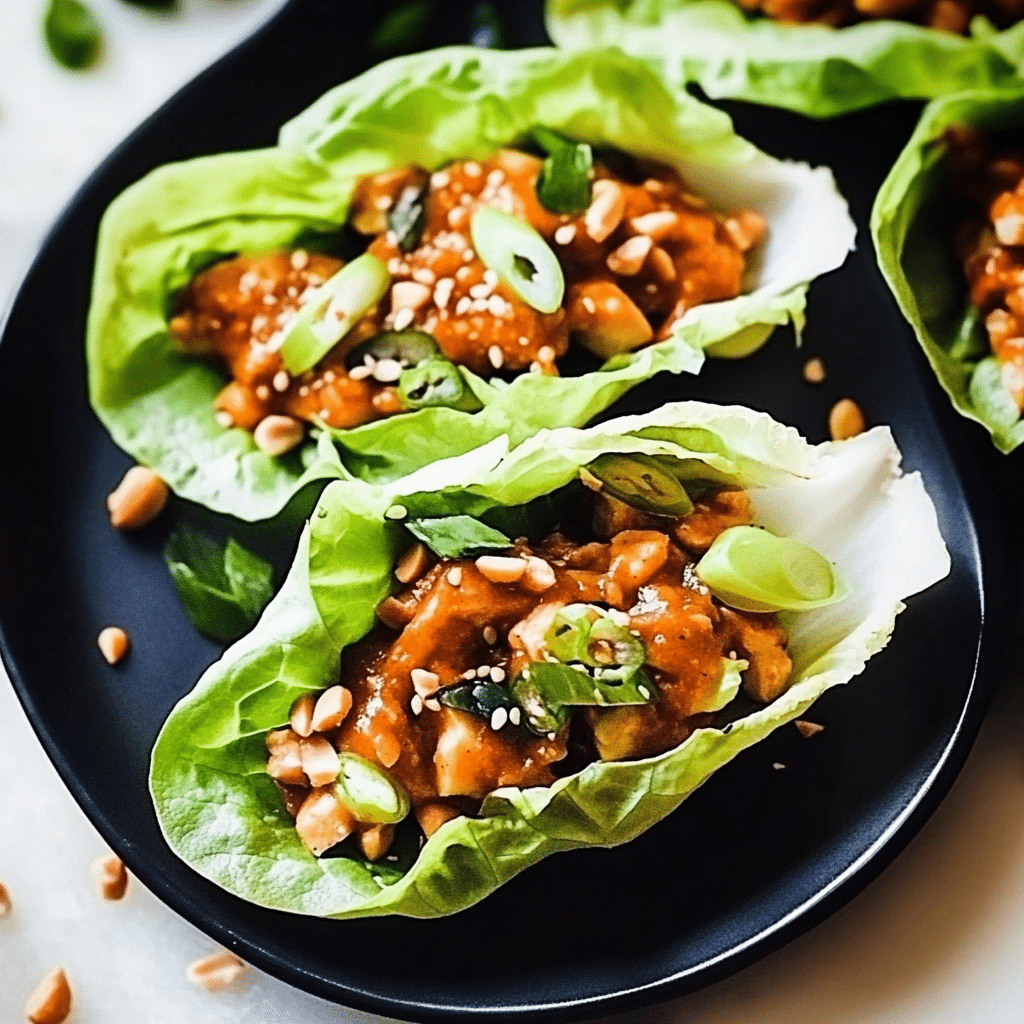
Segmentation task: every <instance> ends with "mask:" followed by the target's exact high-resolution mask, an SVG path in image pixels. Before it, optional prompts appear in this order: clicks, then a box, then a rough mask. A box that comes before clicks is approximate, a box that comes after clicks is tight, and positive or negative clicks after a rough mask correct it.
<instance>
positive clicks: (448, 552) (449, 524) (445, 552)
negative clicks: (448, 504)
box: [405, 516, 512, 558]
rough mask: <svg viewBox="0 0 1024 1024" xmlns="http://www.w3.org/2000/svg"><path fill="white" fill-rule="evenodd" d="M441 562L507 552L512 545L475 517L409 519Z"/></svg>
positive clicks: (411, 529)
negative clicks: (488, 552)
mask: <svg viewBox="0 0 1024 1024" xmlns="http://www.w3.org/2000/svg"><path fill="white" fill-rule="evenodd" d="M405 525H406V526H407V527H408V529H409V532H410V533H411V534H413V536H415V537H418V538H419V539H420V540H421V541H423V543H424V544H426V545H427V547H428V548H430V550H431V551H433V552H434V554H435V555H437V556H438V558H464V557H465V556H467V555H475V554H479V553H480V552H483V551H505V550H507V549H508V548H510V547H512V541H510V540H509V539H508V537H506V536H505V534H503V533H499V532H498V531H497V530H494V529H492V528H491V527H490V526H487V525H486V524H484V523H481V522H480V520H479V519H474V518H473V517H472V516H445V517H444V518H443V519H410V520H408V521H407V522H406V524H405Z"/></svg>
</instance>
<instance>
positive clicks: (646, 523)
mask: <svg viewBox="0 0 1024 1024" xmlns="http://www.w3.org/2000/svg"><path fill="white" fill-rule="evenodd" d="M657 525H658V517H657V516H653V515H650V514H649V513H647V512H641V511H640V510H639V509H636V508H633V506H632V505H627V504H626V503H625V502H624V501H619V499H618V498H613V497H612V496H611V495H610V494H605V493H604V492H600V493H599V494H598V495H597V498H596V500H595V503H594V533H595V535H596V536H598V537H600V538H601V539H602V540H611V539H612V537H614V536H615V535H616V534H617V533H622V531H623V530H653V529H656V528H657Z"/></svg>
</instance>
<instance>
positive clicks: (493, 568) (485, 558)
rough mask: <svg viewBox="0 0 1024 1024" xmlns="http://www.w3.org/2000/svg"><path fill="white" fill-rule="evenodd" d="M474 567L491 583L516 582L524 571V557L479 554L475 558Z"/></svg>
mask: <svg viewBox="0 0 1024 1024" xmlns="http://www.w3.org/2000/svg"><path fill="white" fill-rule="evenodd" d="M476 567H477V569H479V570H480V575H481V576H484V577H485V578H486V579H489V580H490V581H491V582H492V583H518V582H519V580H521V579H522V578H523V574H524V573H525V572H526V559H525V558H505V557H504V556H502V555H481V556H480V557H479V558H478V559H477V560H476Z"/></svg>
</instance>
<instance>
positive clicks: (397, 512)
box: [384, 505, 409, 519]
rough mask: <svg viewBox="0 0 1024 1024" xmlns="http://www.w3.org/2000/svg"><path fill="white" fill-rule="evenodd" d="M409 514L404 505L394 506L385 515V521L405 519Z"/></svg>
mask: <svg viewBox="0 0 1024 1024" xmlns="http://www.w3.org/2000/svg"><path fill="white" fill-rule="evenodd" d="M408 514H409V510H408V509H407V508H406V507H405V506H404V505H392V506H391V508H389V509H388V510H387V512H385V513H384V518H385V519H404V518H405V517H406V516H407V515H408Z"/></svg>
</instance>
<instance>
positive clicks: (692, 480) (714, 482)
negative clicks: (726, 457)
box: [653, 455, 741, 495]
mask: <svg viewBox="0 0 1024 1024" xmlns="http://www.w3.org/2000/svg"><path fill="white" fill-rule="evenodd" d="M653 458H654V459H655V460H656V461H657V462H658V465H660V466H661V467H662V468H664V469H667V470H668V471H669V472H670V473H671V474H672V475H673V476H674V477H675V478H676V479H677V480H678V481H679V482H680V483H681V484H683V485H684V488H685V489H686V492H687V494H690V495H692V494H693V493H696V491H697V490H707V488H709V487H737V486H738V485H739V484H740V483H741V481H740V478H739V476H738V475H737V474H736V473H726V472H725V470H722V469H716V468H715V467H714V466H709V465H708V464H707V463H706V462H705V461H704V460H703V459H677V458H676V457H675V456H674V455H655V456H653Z"/></svg>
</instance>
